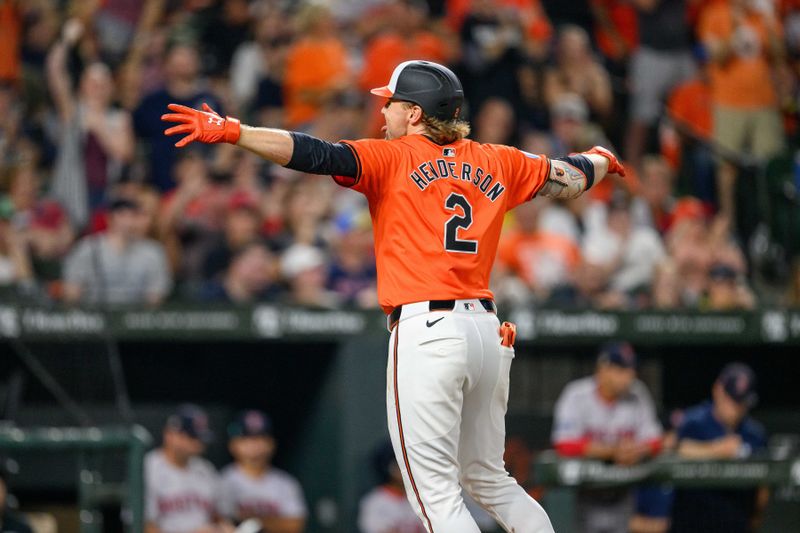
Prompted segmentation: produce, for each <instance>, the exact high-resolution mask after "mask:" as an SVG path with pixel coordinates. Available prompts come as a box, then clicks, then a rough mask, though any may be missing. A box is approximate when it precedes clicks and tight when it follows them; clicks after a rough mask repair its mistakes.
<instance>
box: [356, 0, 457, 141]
mask: <svg viewBox="0 0 800 533" xmlns="http://www.w3.org/2000/svg"><path fill="white" fill-rule="evenodd" d="M427 14H428V6H427V4H426V3H425V2H423V1H420V0H393V1H392V2H391V5H389V6H387V9H386V13H385V14H384V16H385V17H386V21H387V27H386V29H385V30H384V31H383V32H381V33H379V34H378V35H376V36H375V37H373V38H372V39H371V40H370V41H369V42H368V43H367V45H366V47H365V49H364V69H363V70H362V71H361V75H360V76H359V79H358V84H359V87H361V89H362V90H364V91H368V90H370V89H371V88H373V87H382V86H383V85H384V84H385V83H386V80H388V79H389V78H391V77H392V70H394V67H395V66H396V65H399V64H400V63H402V62H403V61H409V60H412V59H426V60H428V61H435V62H437V63H447V62H448V61H449V60H450V59H451V58H452V56H453V55H454V54H453V50H452V49H451V46H450V45H449V44H448V42H447V41H446V40H445V39H444V38H443V37H442V36H440V35H437V34H436V33H435V32H433V31H431V30H429V29H428V28H427V27H426V20H427ZM368 15H369V13H368ZM384 103H385V102H383V101H382V100H380V99H377V98H372V99H369V100H368V101H367V108H368V114H369V126H368V131H367V132H366V135H367V136H368V137H377V136H380V131H381V126H383V124H384V121H383V115H382V114H381V112H380V110H381V108H382V107H383V104H384Z"/></svg>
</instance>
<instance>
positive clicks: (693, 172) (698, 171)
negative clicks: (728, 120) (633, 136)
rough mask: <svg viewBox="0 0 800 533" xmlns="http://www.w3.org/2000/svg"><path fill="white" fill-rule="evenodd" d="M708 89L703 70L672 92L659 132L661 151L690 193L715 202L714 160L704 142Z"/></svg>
mask: <svg viewBox="0 0 800 533" xmlns="http://www.w3.org/2000/svg"><path fill="white" fill-rule="evenodd" d="M711 108H712V104H711V87H710V85H709V82H708V76H707V75H706V72H705V71H704V70H702V69H700V70H698V72H697V75H696V76H694V77H692V78H690V79H688V80H686V81H685V82H683V83H681V84H680V85H678V86H676V87H675V89H673V91H672V93H671V94H670V96H669V99H668V100H667V115H668V116H669V118H670V121H671V122H670V123H669V124H664V127H663V128H662V129H661V136H660V137H661V139H660V140H661V152H662V154H664V156H665V157H666V158H667V159H668V160H669V161H670V164H671V165H672V167H673V168H675V169H679V174H680V175H681V176H683V177H685V178H686V179H687V181H688V184H689V190H690V191H691V193H692V194H693V195H694V196H696V197H697V198H699V199H701V200H702V201H703V202H706V203H709V204H711V203H714V201H715V199H716V197H717V194H716V185H715V182H714V170H715V169H714V167H715V164H714V158H713V154H712V152H711V149H710V148H709V146H708V145H707V142H708V141H710V140H711V138H712V134H713V117H712V111H711Z"/></svg>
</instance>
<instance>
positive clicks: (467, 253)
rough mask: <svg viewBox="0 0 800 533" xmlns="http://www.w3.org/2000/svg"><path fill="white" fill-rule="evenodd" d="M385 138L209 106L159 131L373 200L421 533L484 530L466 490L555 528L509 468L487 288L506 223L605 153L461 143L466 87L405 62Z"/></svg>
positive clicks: (581, 181) (393, 83)
mask: <svg viewBox="0 0 800 533" xmlns="http://www.w3.org/2000/svg"><path fill="white" fill-rule="evenodd" d="M372 93H373V94H375V95H377V96H380V97H383V98H385V99H386V100H385V101H386V104H385V106H384V107H383V115H384V120H385V122H386V125H385V126H384V127H383V131H384V133H385V139H362V140H357V141H342V142H339V143H328V142H324V141H321V140H319V139H316V138H314V137H311V136H309V135H306V134H303V133H298V132H288V131H283V130H275V129H267V128H254V127H249V126H245V125H241V124H240V123H239V121H238V120H237V119H235V118H231V117H226V118H223V117H221V116H219V115H217V114H216V113H215V112H214V111H213V110H212V109H211V108H209V107H208V106H203V110H196V109H191V108H188V107H185V106H179V105H174V104H170V105H169V109H170V110H171V111H172V113H169V114H166V115H164V116H163V117H162V118H163V120H165V121H167V122H173V123H177V125H175V126H172V127H171V128H169V129H167V130H166V132H165V133H166V134H167V135H176V134H185V136H184V137H183V138H182V139H180V140H179V141H178V142H177V143H176V145H177V146H185V145H187V144H189V143H191V142H193V141H200V142H206V143H217V142H228V143H234V144H237V145H238V146H241V147H242V148H245V149H247V150H250V151H252V152H254V153H256V154H258V155H260V156H262V157H264V158H265V159H267V160H269V161H272V162H275V163H278V164H280V165H284V166H287V167H289V168H292V169H295V170H299V171H302V172H310V173H316V174H330V175H332V176H333V179H334V180H335V181H336V182H337V183H338V184H340V185H342V186H344V187H350V188H352V189H354V190H356V191H359V192H361V193H363V194H364V195H365V196H366V197H367V200H368V202H369V209H370V214H371V216H372V222H373V231H374V234H375V254H376V263H377V270H378V300H379V303H380V305H381V306H382V308H383V310H384V311H385V312H386V314H387V325H388V327H389V329H390V330H391V336H390V340H389V342H390V345H389V361H388V369H387V391H386V393H387V412H388V418H389V432H390V435H391V437H392V443H393V445H394V450H395V454H396V456H397V461H398V463H399V465H400V469H401V471H402V473H403V480H404V482H405V488H406V495H407V497H408V498H409V500H410V502H411V505H412V506H413V507H414V511H415V512H416V513H417V516H419V517H420V519H421V520H422V522H423V524H424V526H425V528H426V529H427V531H429V532H430V533H433V532H436V533H450V532H453V533H477V531H478V526H477V525H476V524H475V521H474V520H473V519H472V518H471V517H470V514H469V512H467V509H466V507H465V505H464V501H463V499H462V497H461V486H459V484H461V485H462V486H463V488H464V489H466V491H467V492H468V493H469V494H470V495H471V496H472V497H473V498H474V499H475V500H476V501H477V502H478V503H479V504H481V505H482V506H483V507H484V508H485V509H486V510H487V511H488V512H489V513H490V514H491V515H492V517H493V518H495V520H497V522H498V523H499V524H500V525H501V527H503V528H504V529H505V530H507V531H512V530H513V531H516V532H517V533H528V532H531V533H533V532H537V533H538V532H550V531H552V526H551V525H550V520H549V519H548V517H547V514H546V513H545V512H544V510H543V509H542V508H541V506H540V505H539V504H538V503H536V502H535V501H534V500H533V499H532V498H531V497H530V496H528V495H527V494H526V493H525V491H524V490H523V489H522V488H521V487H520V486H519V485H517V483H516V482H515V481H514V479H513V478H512V477H510V476H509V475H508V473H507V472H506V470H505V468H504V465H503V446H504V439H505V423H504V417H505V413H506V403H507V400H508V383H509V370H510V366H511V360H512V359H513V357H514V349H513V337H514V335H513V330H512V329H511V327H510V325H509V326H507V327H505V328H501V324H500V322H499V321H498V319H497V315H496V309H495V305H494V302H493V300H492V292H491V291H490V290H489V275H490V272H491V269H492V263H493V261H494V257H495V253H496V251H497V242H498V239H499V236H500V229H501V226H502V222H503V216H504V214H505V213H506V211H508V210H509V209H512V208H513V207H515V206H517V205H519V204H521V203H523V202H526V201H528V200H531V199H533V198H534V197H535V196H537V195H544V196H549V197H553V198H575V197H576V196H578V195H580V194H581V193H583V192H584V191H586V190H587V189H588V188H589V187H591V186H592V184H593V183H595V182H597V181H599V180H601V179H602V178H603V177H604V176H605V175H606V174H608V173H611V174H619V175H624V170H623V167H622V165H620V163H619V162H618V161H617V158H616V157H615V156H614V155H613V154H611V153H610V152H609V151H608V150H606V149H604V148H601V147H595V148H593V149H592V150H590V151H589V152H586V153H582V154H575V155H572V156H568V157H564V158H560V159H549V158H547V157H545V156H543V155H534V154H529V153H526V152H522V151H520V150H518V149H516V148H512V147H509V146H503V145H491V144H479V143H476V142H473V141H471V140H469V139H467V138H466V136H467V135H468V133H469V125H468V124H467V123H466V122H464V121H462V120H460V119H459V114H460V112H461V107H462V105H463V100H464V92H463V89H462V87H461V82H460V81H459V80H458V78H457V77H456V76H455V74H453V72H451V71H450V70H449V69H447V68H446V67H443V66H441V65H438V64H436V63H431V62H428V61H407V62H404V63H401V64H400V65H398V66H397V67H396V68H395V69H394V72H393V73H392V77H391V79H390V80H389V84H388V85H386V86H385V87H380V88H377V89H373V90H372Z"/></svg>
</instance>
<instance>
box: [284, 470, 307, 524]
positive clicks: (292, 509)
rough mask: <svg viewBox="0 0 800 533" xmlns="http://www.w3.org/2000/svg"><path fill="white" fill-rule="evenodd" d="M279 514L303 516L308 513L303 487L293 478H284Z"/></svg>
mask: <svg viewBox="0 0 800 533" xmlns="http://www.w3.org/2000/svg"><path fill="white" fill-rule="evenodd" d="M280 507H281V509H280V514H281V516H286V517H292V518H305V517H306V516H307V515H308V510H307V509H306V500H305V497H304V496H303V489H302V488H301V487H300V483H298V482H297V480H295V479H287V480H286V492H285V493H284V495H283V500H282V501H281V504H280Z"/></svg>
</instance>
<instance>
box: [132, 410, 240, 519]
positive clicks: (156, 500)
mask: <svg viewBox="0 0 800 533" xmlns="http://www.w3.org/2000/svg"><path fill="white" fill-rule="evenodd" d="M210 439H211V431H210V430H209V427H208V416H207V415H206V413H205V412H204V411H203V410H202V409H201V408H200V407H198V406H196V405H191V404H187V405H183V406H181V407H179V408H178V410H177V412H176V413H175V414H173V415H172V416H170V417H169V418H168V419H167V423H166V426H165V427H164V442H163V445H162V447H161V448H159V449H156V450H153V451H151V452H149V453H148V454H147V455H146V456H145V460H144V478H145V520H146V523H145V533H226V532H227V533H231V532H232V531H233V526H232V525H231V524H229V523H227V522H225V521H223V520H220V519H219V517H218V515H217V512H216V505H217V502H218V500H219V478H218V476H217V471H216V469H215V468H214V466H213V465H212V464H211V463H209V462H208V461H206V460H205V459H203V458H202V457H200V455H201V454H202V453H203V451H204V450H205V445H206V443H207V442H208V441H209V440H210Z"/></svg>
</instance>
